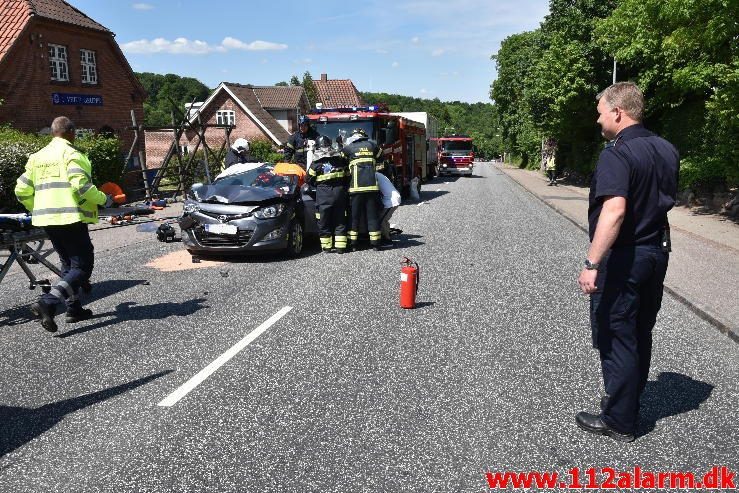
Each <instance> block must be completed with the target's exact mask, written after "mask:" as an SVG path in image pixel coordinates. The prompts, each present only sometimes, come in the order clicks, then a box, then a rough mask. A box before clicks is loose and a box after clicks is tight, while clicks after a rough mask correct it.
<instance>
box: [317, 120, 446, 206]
mask: <svg viewBox="0 0 739 493" xmlns="http://www.w3.org/2000/svg"><path fill="white" fill-rule="evenodd" d="M307 116H308V118H310V120H311V123H312V124H313V126H314V127H315V129H316V130H317V131H318V133H319V134H321V135H325V136H327V137H330V138H331V140H333V141H334V142H335V141H336V137H338V136H341V137H342V139H344V140H345V139H346V138H347V137H349V136H350V135H351V133H352V130H354V129H355V128H361V129H363V130H364V131H365V132H367V135H368V136H369V138H370V139H372V140H374V141H375V142H377V144H378V145H379V146H380V147H381V148H382V152H383V156H384V159H385V161H386V162H390V163H392V164H393V166H394V167H395V187H396V188H397V189H398V190H399V191H400V193H401V194H402V195H403V196H404V197H407V196H408V195H409V193H410V186H411V180H413V178H415V177H418V178H419V184H418V188H419V191H420V188H421V184H420V182H421V181H425V180H427V179H428V178H430V175H431V173H430V170H429V165H428V163H427V159H426V127H424V125H423V124H422V123H418V122H414V121H412V120H409V119H408V118H404V117H402V116H399V115H391V114H390V113H389V112H388V111H387V110H386V109H384V108H380V107H377V106H365V107H350V108H321V109H316V110H313V111H311V113H309V114H308V115H307Z"/></svg>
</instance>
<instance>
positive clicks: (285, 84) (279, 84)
mask: <svg viewBox="0 0 739 493" xmlns="http://www.w3.org/2000/svg"><path fill="white" fill-rule="evenodd" d="M275 85H276V86H279V87H287V86H289V84H288V83H287V82H285V81H284V80H283V81H282V82H278V83H277V84H275Z"/></svg>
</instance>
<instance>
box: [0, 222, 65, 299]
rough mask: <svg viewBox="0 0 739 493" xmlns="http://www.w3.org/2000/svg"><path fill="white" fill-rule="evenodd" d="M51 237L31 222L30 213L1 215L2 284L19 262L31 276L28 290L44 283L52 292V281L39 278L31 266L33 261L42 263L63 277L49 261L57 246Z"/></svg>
mask: <svg viewBox="0 0 739 493" xmlns="http://www.w3.org/2000/svg"><path fill="white" fill-rule="evenodd" d="M48 240H49V238H48V237H47V236H46V232H45V231H44V230H43V229H41V228H34V227H33V226H32V225H31V216H30V215H29V214H0V283H2V281H3V279H4V278H5V276H6V275H7V274H8V272H9V271H10V268H11V267H12V266H13V264H14V263H17V264H18V266H19V267H20V268H21V270H23V272H24V273H25V274H26V276H27V277H28V281H29V284H28V289H36V286H40V287H41V289H42V290H43V291H44V292H45V293H48V292H49V290H50V289H51V281H49V279H46V278H38V277H36V275H35V274H34V272H33V270H31V267H30V266H29V264H38V265H42V266H43V267H45V268H46V269H48V270H49V271H51V272H52V273H53V274H55V275H56V276H58V277H61V275H62V273H61V271H60V270H59V268H58V267H56V266H55V265H54V264H52V263H51V262H49V260H48V257H49V255H51V254H52V253H54V248H53V247H52V246H51V243H50V242H49V241H48Z"/></svg>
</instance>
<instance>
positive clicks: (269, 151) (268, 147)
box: [249, 139, 284, 163]
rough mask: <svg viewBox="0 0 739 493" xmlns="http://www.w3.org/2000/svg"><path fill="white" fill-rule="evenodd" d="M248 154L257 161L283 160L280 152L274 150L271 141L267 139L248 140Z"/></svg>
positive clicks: (275, 161) (273, 161)
mask: <svg viewBox="0 0 739 493" xmlns="http://www.w3.org/2000/svg"><path fill="white" fill-rule="evenodd" d="M249 154H251V156H252V157H253V158H254V159H256V160H257V161H263V162H267V163H277V162H280V161H284V159H283V157H282V154H280V153H278V152H275V150H274V147H273V146H272V142H270V141H269V140H267V139H254V140H252V141H250V142H249Z"/></svg>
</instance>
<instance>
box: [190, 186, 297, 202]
mask: <svg viewBox="0 0 739 493" xmlns="http://www.w3.org/2000/svg"><path fill="white" fill-rule="evenodd" d="M192 196H193V197H194V198H195V200H197V201H198V202H206V203H212V204H240V205H249V204H262V203H265V202H276V201H279V200H280V199H287V198H289V197H290V194H289V192H282V191H281V190H280V189H276V188H263V187H244V186H240V185H217V184H216V185H203V186H201V187H198V188H194V189H192Z"/></svg>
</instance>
